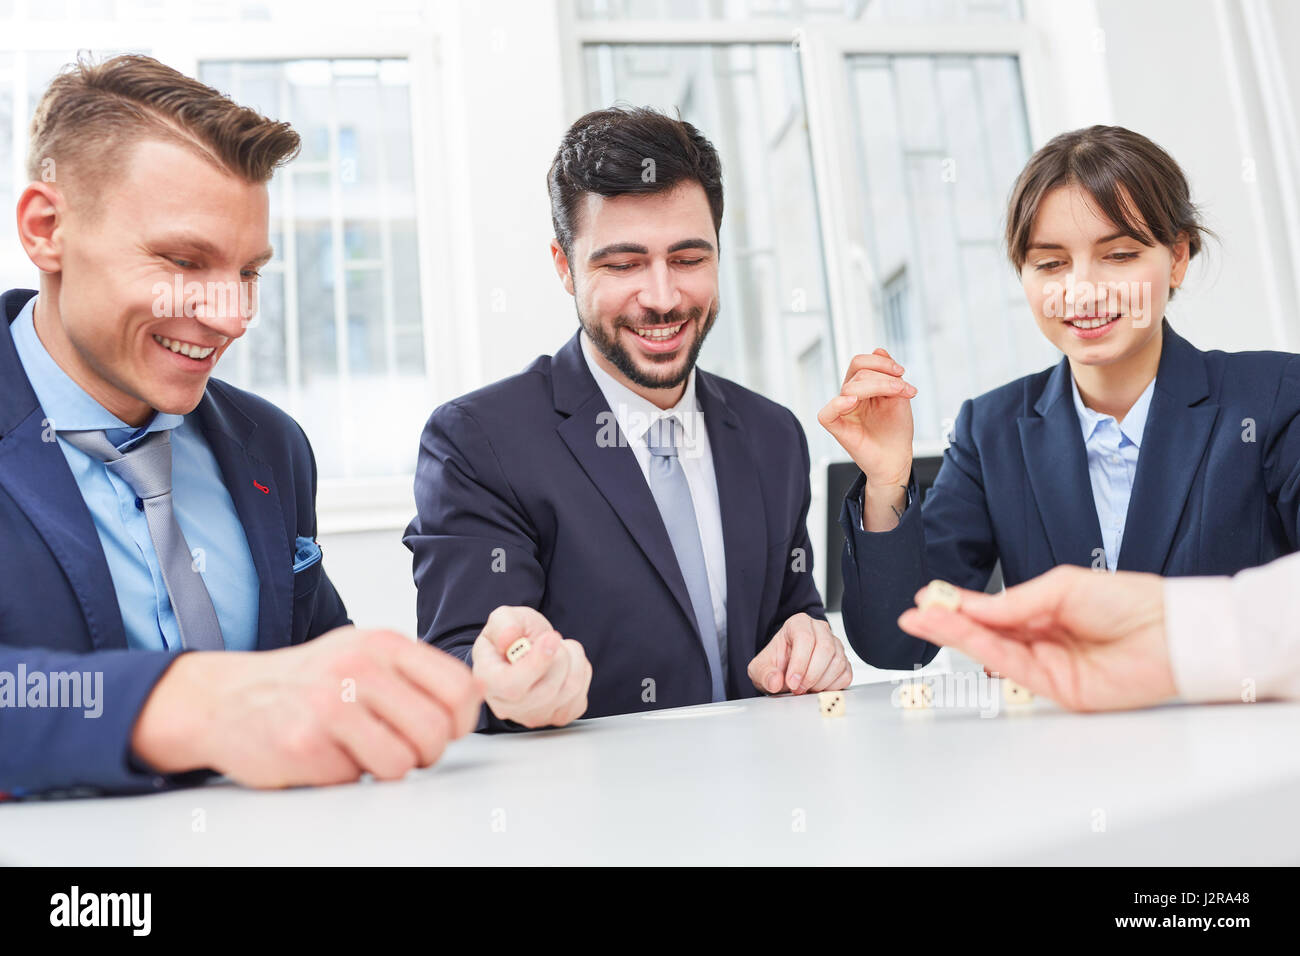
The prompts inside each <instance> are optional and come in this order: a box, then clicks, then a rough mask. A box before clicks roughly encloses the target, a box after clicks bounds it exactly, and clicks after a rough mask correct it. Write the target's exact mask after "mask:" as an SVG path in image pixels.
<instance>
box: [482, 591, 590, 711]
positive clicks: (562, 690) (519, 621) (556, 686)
mask: <svg viewBox="0 0 1300 956" xmlns="http://www.w3.org/2000/svg"><path fill="white" fill-rule="evenodd" d="M520 638H527V640H528V645H529V646H528V650H527V652H526V653H524V654H523V655H522V656H516V659H515V661H514V662H513V663H511V662H510V661H509V660H508V659H507V657H506V652H507V651H509V650H510V648H511V647H512V646H514V645H515V644H516V643H517V642H518V641H519V639H520ZM472 654H473V660H474V676H475V677H477V678H479V680H481V681H482V682H483V687H484V696H485V699H486V700H487V705H488V707H490V708H491V709H492V713H493V714H495V715H496V716H497V717H498V718H500V719H502V720H512V721H514V722H515V723H517V724H522V725H523V726H525V727H528V728H530V729H533V728H537V727H563V726H564V725H565V724H569V723H572V722H573V721H575V720H577V719H578V718H579V717H581V716H582V715H583V714H584V713H586V711H587V691H588V689H589V688H590V687H591V663H590V662H589V661H588V660H587V655H586V652H584V651H583V649H582V645H581V644H579V643H578V642H577V641H574V640H568V639H566V638H563V637H561V636H560V634H559V633H558V632H557V631H556V630H555V629H554V628H552V627H551V625H550V623H549V622H548V621H547V620H546V618H545V617H543V616H542V615H541V613H540V612H538V611H536V610H534V609H533V608H531V607H505V606H502V607H499V608H497V609H496V610H495V611H493V612H492V613H491V614H490V615H489V616H488V619H487V624H485V625H484V627H483V630H482V631H480V632H479V636H478V639H477V640H476V641H475V642H474V648H473V652H472ZM516 654H518V652H517V651H516Z"/></svg>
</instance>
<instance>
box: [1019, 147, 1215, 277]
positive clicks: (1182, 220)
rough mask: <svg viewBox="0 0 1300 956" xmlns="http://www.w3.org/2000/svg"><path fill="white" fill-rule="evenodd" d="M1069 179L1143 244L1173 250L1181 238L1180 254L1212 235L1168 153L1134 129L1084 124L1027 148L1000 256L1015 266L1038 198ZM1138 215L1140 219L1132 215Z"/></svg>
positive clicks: (1024, 254)
mask: <svg viewBox="0 0 1300 956" xmlns="http://www.w3.org/2000/svg"><path fill="white" fill-rule="evenodd" d="M1072 183H1077V184H1078V185H1079V186H1081V187H1082V188H1083V189H1084V190H1085V191H1086V192H1087V193H1088V195H1089V196H1091V197H1092V199H1093V202H1095V203H1096V204H1097V208H1098V209H1100V210H1101V212H1102V213H1103V214H1105V216H1106V217H1107V218H1108V219H1110V221H1111V222H1113V223H1115V225H1116V226H1118V227H1119V228H1120V229H1122V230H1124V232H1126V233H1127V234H1128V235H1130V236H1132V237H1133V238H1134V239H1136V240H1137V241H1138V242H1140V243H1142V244H1143V245H1146V246H1154V245H1155V244H1156V243H1159V244H1161V245H1163V246H1168V247H1169V248H1173V246H1174V244H1175V243H1177V242H1178V238H1179V236H1181V235H1186V236H1187V249H1188V258H1189V259H1190V258H1193V257H1194V256H1195V255H1196V254H1197V253H1198V252H1200V250H1201V242H1202V239H1203V238H1204V237H1205V236H1206V235H1212V233H1210V231H1209V230H1208V229H1206V228H1205V227H1204V226H1203V225H1202V224H1201V217H1200V213H1199V212H1198V211H1197V209H1196V206H1195V205H1194V204H1193V203H1192V200H1191V195H1190V191H1189V190H1188V188H1187V177H1186V176H1184V175H1183V171H1182V169H1181V168H1179V166H1178V164H1177V163H1176V162H1174V158H1173V157H1172V156H1170V155H1169V154H1168V153H1166V152H1165V151H1164V150H1163V149H1161V148H1160V147H1159V146H1157V145H1156V144H1155V143H1153V142H1152V141H1151V140H1149V139H1147V138H1146V137H1145V136H1143V135H1142V134H1141V133H1135V132H1133V131H1132V130H1131V129H1125V128H1124V127H1122V126H1089V127H1088V128H1087V129H1076V130H1073V131H1071V132H1069V133H1061V134H1060V135H1059V136H1056V137H1053V138H1052V140H1051V141H1050V142H1049V143H1048V144H1047V145H1046V146H1044V147H1043V148H1042V149H1040V150H1039V151H1038V152H1036V153H1034V155H1033V156H1031V157H1030V159H1029V162H1028V163H1027V164H1026V165H1025V168H1024V169H1023V170H1022V171H1021V173H1020V176H1019V177H1018V178H1017V179H1016V183H1015V185H1014V186H1013V187H1012V189H1011V201H1010V204H1009V205H1008V208H1007V236H1006V239H1007V254H1008V255H1009V256H1010V258H1011V262H1012V264H1013V265H1014V266H1015V267H1016V271H1017V272H1019V271H1020V269H1021V268H1022V267H1023V266H1024V264H1025V259H1026V258H1027V257H1028V253H1029V235H1030V232H1031V231H1032V230H1033V228H1034V218H1035V217H1036V216H1037V215H1038V207H1039V206H1040V205H1041V203H1042V201H1043V197H1044V196H1046V195H1047V194H1048V193H1049V192H1051V191H1052V190H1053V189H1055V188H1056V187H1057V186H1066V185H1070V184H1072ZM1139 217H1140V218H1139Z"/></svg>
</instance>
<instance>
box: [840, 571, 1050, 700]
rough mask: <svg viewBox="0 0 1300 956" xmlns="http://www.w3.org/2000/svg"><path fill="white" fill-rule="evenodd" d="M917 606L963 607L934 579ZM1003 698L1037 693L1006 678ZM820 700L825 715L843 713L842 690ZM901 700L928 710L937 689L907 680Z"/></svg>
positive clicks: (954, 592) (954, 591) (1031, 697)
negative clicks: (1032, 692)
mask: <svg viewBox="0 0 1300 956" xmlns="http://www.w3.org/2000/svg"><path fill="white" fill-rule="evenodd" d="M917 606H918V607H920V608H921V609H923V610H924V609H925V608H927V607H946V608H947V609H948V610H950V611H955V610H957V609H958V608H959V607H960V606H961V593H960V592H959V591H958V590H957V589H956V588H955V587H953V586H952V585H951V584H949V583H948V582H947V581H931V582H930V583H929V585H927V586H926V589H925V592H924V593H923V594H922V595H921V599H920V600H919V601H918V602H917ZM994 676H996V675H994ZM1002 699H1003V700H1004V701H1006V702H1007V703H1008V704H1011V705H1012V706H1021V705H1024V704H1031V703H1033V700H1034V695H1033V694H1031V693H1030V692H1029V690H1028V688H1025V687H1021V686H1020V685H1019V684H1017V683H1016V682H1015V681H1010V680H1007V679H1006V678H1003V680H1002ZM817 701H818V704H819V706H820V707H821V712H822V716H823V717H843V716H844V692H843V691H839V690H829V691H825V692H823V693H820V694H818V695H817ZM898 702H899V704H900V705H901V706H902V707H903V709H904V710H925V709H926V708H927V707H929V706H931V705H932V704H933V703H934V690H933V688H931V687H930V685H929V684H927V683H925V681H922V680H914V681H908V682H907V683H906V684H904V685H903V686H902V687H900V688H899V693H898Z"/></svg>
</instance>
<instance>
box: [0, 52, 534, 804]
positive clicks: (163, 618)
mask: <svg viewBox="0 0 1300 956" xmlns="http://www.w3.org/2000/svg"><path fill="white" fill-rule="evenodd" d="M297 149H298V136H297V134H296V133H295V132H294V131H293V130H292V129H291V128H290V127H289V126H288V125H287V124H285V123H277V122H273V121H271V120H269V119H266V118H265V117H263V116H260V115H258V114H257V113H256V112H254V111H253V110H250V109H247V108H245V107H241V106H239V105H237V104H235V103H233V102H231V101H230V100H229V99H227V98H226V97H224V96H222V95H221V94H219V93H218V92H216V91H215V90H212V89H210V88H208V87H206V86H204V85H203V84H201V83H198V82H196V81H195V80H192V79H190V78H188V77H185V76H183V75H182V74H180V73H177V72H176V71H174V70H172V69H170V68H168V67H166V66H164V65H162V64H161V63H159V62H157V61H156V60H153V59H150V58H148V57H143V56H121V57H115V58H113V59H110V60H107V61H105V62H103V63H99V64H87V63H80V64H78V65H77V66H75V67H73V68H71V69H70V70H68V71H65V72H64V73H63V74H61V75H60V76H59V77H57V78H56V79H55V80H54V82H53V83H52V84H51V85H50V87H49V89H48V90H47V91H46V93H45V95H44V97H43V99H42V100H41V102H40V104H39V106H38V107H37V111H36V116H35V119H34V121H33V124H32V137H31V150H30V154H29V156H28V168H27V172H28V176H29V178H30V183H29V184H28V185H27V187H26V188H25V189H24V190H23V191H22V195H21V196H20V197H19V200H18V208H17V225H18V238H19V241H20V242H21V243H22V245H23V249H24V250H25V251H26V253H27V255H28V257H29V258H30V259H31V261H32V263H33V264H34V265H35V266H36V267H37V268H38V269H39V270H40V289H39V291H38V292H33V291H30V290H12V291H10V292H7V293H5V294H4V295H3V296H0V315H3V318H4V324H3V330H4V334H0V539H2V540H3V542H4V547H3V548H2V549H0V580H3V582H4V587H3V588H0V739H2V740H4V746H3V747H2V748H0V791H5V792H8V793H9V794H10V795H21V794H23V793H28V792H36V791H44V790H49V789H53V788H66V787H72V786H90V787H94V788H98V789H101V790H109V791H131V790H147V789H154V788H157V787H161V786H167V785H170V784H173V783H177V782H181V781H185V780H187V779H190V778H191V777H192V776H199V777H201V776H202V775H203V772H212V771H215V772H219V773H224V774H227V775H229V776H230V777H232V778H234V779H235V780H237V781H240V782H243V783H246V784H249V785H252V786H263V787H276V786H288V785H298V784H327V783H336V782H342V781H348V780H354V779H356V778H358V777H359V776H360V775H361V774H363V773H371V774H374V775H375V776H377V777H381V778H395V777H400V776H402V775H403V774H404V773H406V772H407V771H408V770H410V769H411V768H413V767H416V766H427V765H429V764H431V763H433V762H434V761H435V760H437V759H438V757H439V755H440V754H441V753H442V751H443V748H444V747H445V746H446V744H447V742H448V741H449V740H450V739H452V738H454V737H456V736H459V735H461V734H463V733H465V732H467V731H468V730H470V729H472V727H473V724H474V720H475V718H476V717H477V714H478V706H479V702H480V697H479V691H478V687H477V685H476V683H475V682H474V680H473V678H472V677H471V675H470V673H469V671H468V669H467V668H466V667H465V665H463V664H462V663H461V662H459V661H457V660H454V659H453V658H451V657H449V656H448V655H446V654H443V653H441V652H438V651H436V650H434V649H432V648H430V647H428V646H425V645H422V644H418V643H415V642H413V641H410V640H407V639H405V638H403V637H401V636H400V635H395V634H391V633H387V632H376V631H372V632H366V631H359V630H356V629H354V628H352V627H351V626H350V624H351V622H350V621H349V620H348V616H347V613H346V611H345V609H344V606H343V601H342V600H341V599H340V597H339V595H338V594H337V593H336V591H335V589H334V586H333V585H332V584H331V583H330V580H329V578H328V576H326V574H325V571H324V567H323V565H322V562H321V555H320V549H319V547H317V545H316V543H315V535H316V517H315V485H316V468H315V462H314V459H313V457H312V453H311V448H310V446H309V445H308V443H307V439H306V436H305V435H304V434H303V432H302V430H301V429H300V428H299V427H298V425H297V424H296V423H295V422H294V421H293V420H292V419H291V418H289V416H287V415H286V414H285V413H284V412H282V411H280V410H279V409H277V408H275V407H274V406H272V405H270V404H269V403H267V402H265V401H263V400H262V399H259V398H257V397H256V396H254V395H250V394H248V393H247V392H243V391H241V390H239V389H236V388H233V387H231V386H230V385H227V384H225V383H224V382H221V381H218V380H216V379H212V378H211V375H212V373H213V370H214V368H215V366H216V364H217V362H218V361H219V360H220V359H221V357H222V355H223V354H224V353H225V351H226V349H228V348H229V347H230V346H231V344H232V343H233V342H234V341H235V340H236V339H238V338H239V337H240V336H242V335H243V334H244V332H245V331H246V330H247V328H248V325H249V320H250V319H251V318H252V315H253V307H254V304H255V295H254V290H255V287H256V281H257V270H258V269H259V268H260V267H261V266H262V265H264V264H265V263H266V262H267V261H268V260H270V259H271V256H272V249H271V247H270V245H269V243H268V199H267V182H268V181H269V180H270V178H271V175H272V173H273V172H274V170H275V169H276V168H277V167H278V166H280V165H281V164H283V163H285V162H287V161H288V160H289V159H291V158H292V157H293V156H294V155H295V154H296V152H297ZM503 626H509V621H503ZM253 651H265V652H268V653H250V652H253Z"/></svg>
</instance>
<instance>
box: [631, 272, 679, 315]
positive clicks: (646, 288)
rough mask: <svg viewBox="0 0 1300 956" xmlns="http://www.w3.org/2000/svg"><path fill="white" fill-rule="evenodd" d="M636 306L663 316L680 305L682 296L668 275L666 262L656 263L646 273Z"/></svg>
mask: <svg viewBox="0 0 1300 956" xmlns="http://www.w3.org/2000/svg"><path fill="white" fill-rule="evenodd" d="M636 299H637V304H638V305H640V306H641V308H643V309H645V310H646V311H648V312H657V313H659V314H660V315H663V314H665V313H668V312H672V311H673V310H674V309H676V308H677V307H678V306H679V305H681V301H682V294H681V292H680V291H679V290H678V288H677V284H676V283H675V282H674V281H673V277H672V275H671V274H670V273H669V270H668V264H667V263H666V262H661V263H656V264H655V265H653V266H651V267H650V269H648V270H647V271H646V282H645V285H643V286H642V287H641V291H640V292H638V293H637V297H636Z"/></svg>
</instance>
